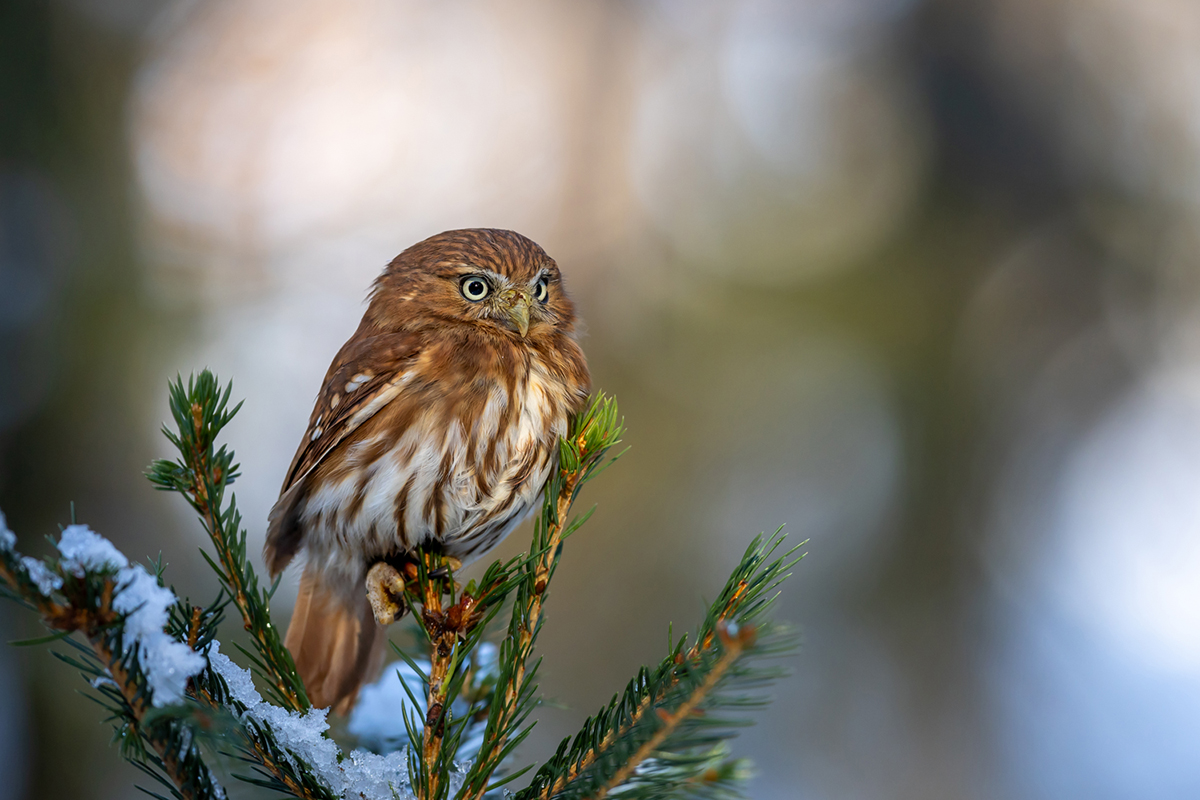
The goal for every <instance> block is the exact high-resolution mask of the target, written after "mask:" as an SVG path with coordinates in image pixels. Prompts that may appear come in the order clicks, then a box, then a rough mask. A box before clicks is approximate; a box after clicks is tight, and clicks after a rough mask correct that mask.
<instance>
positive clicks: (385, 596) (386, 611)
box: [367, 561, 404, 626]
mask: <svg viewBox="0 0 1200 800" xmlns="http://www.w3.org/2000/svg"><path fill="white" fill-rule="evenodd" d="M367 599H368V600H370V601H371V611H372V612H373V613H374V614H375V621H376V622H378V623H379V624H380V625H384V626H387V625H391V624H392V623H393V622H395V621H396V620H397V619H399V618H400V617H402V616H404V578H403V577H402V576H401V575H400V572H399V571H398V570H397V569H396V568H395V567H393V566H392V565H391V564H388V563H387V562H385V561H380V562H379V563H378V564H376V565H375V566H373V567H371V569H370V571H369V572H367Z"/></svg>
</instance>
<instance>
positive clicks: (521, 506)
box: [300, 357, 572, 585]
mask: <svg viewBox="0 0 1200 800" xmlns="http://www.w3.org/2000/svg"><path fill="white" fill-rule="evenodd" d="M516 366H518V367H519V368H516V369H511V370H509V371H508V372H507V373H506V374H504V375H503V376H499V377H497V379H495V380H489V379H487V377H486V375H480V374H476V375H473V376H470V381H469V382H462V383H460V384H458V385H456V386H438V384H437V381H436V380H432V379H428V378H423V377H422V376H421V375H419V374H418V375H415V376H414V378H413V379H412V380H410V381H408V382H407V385H406V389H407V388H408V387H413V390H412V391H411V392H410V391H406V392H402V393H401V394H400V396H398V397H397V398H396V399H394V400H393V401H392V402H391V403H390V404H389V407H387V408H385V409H382V410H381V411H380V412H379V414H378V415H377V416H376V417H375V418H373V419H372V420H371V422H370V423H368V424H365V425H363V427H362V429H361V432H360V435H358V436H356V437H355V438H354V440H353V441H351V442H347V443H346V444H345V445H344V446H345V447H346V452H345V457H344V459H342V461H341V463H342V464H344V465H345V468H344V469H341V470H339V472H338V473H337V474H330V475H328V476H325V477H324V478H323V479H322V480H320V481H318V482H317V483H316V485H314V487H313V488H312V490H311V491H310V493H309V496H308V498H307V499H306V501H305V504H304V508H303V510H302V512H301V516H300V519H301V525H302V526H303V527H304V528H305V535H304V541H305V547H306V548H307V551H308V560H309V563H310V565H312V564H315V565H318V566H320V567H321V568H322V569H323V570H324V571H325V572H326V573H328V575H327V578H328V579H329V582H330V583H331V584H334V585H336V584H338V583H342V584H346V583H349V584H351V585H358V584H359V583H360V582H361V575H362V574H363V573H364V572H365V570H366V568H367V566H369V564H370V563H371V562H372V561H374V560H376V559H378V558H381V557H384V556H386V555H389V554H393V553H395V552H397V551H403V550H410V549H412V548H413V547H415V546H417V545H419V544H422V543H425V542H429V541H436V542H440V543H441V544H442V545H443V546H444V548H445V550H446V552H447V553H448V554H449V555H453V556H456V557H458V558H461V559H463V560H468V559H470V558H472V557H475V556H478V555H481V554H482V553H484V552H486V551H487V550H489V549H491V548H492V547H493V546H495V545H496V544H497V543H498V542H499V541H500V540H501V539H503V538H504V537H505V536H506V535H508V533H510V532H511V531H512V530H513V529H514V528H515V527H516V526H517V525H518V524H519V523H520V522H521V521H522V520H523V519H524V518H525V517H526V516H527V515H528V513H529V511H531V510H532V509H533V508H535V507H536V506H537V503H538V500H539V496H540V494H541V491H542V488H543V486H544V485H545V483H546V480H547V479H548V477H549V476H550V470H551V469H553V468H554V465H555V463H556V461H557V452H558V448H557V443H558V438H559V437H560V436H564V435H566V432H567V425H568V419H569V414H570V411H571V404H572V398H571V396H570V390H569V389H568V387H567V386H566V385H565V384H564V383H563V382H562V381H561V380H557V379H555V377H554V376H553V374H552V372H551V371H550V370H549V369H548V368H547V367H546V365H545V364H544V363H543V362H542V361H541V360H539V359H537V358H536V357H532V358H530V359H529V360H528V361H527V362H525V363H524V364H521V365H516ZM420 387H424V388H423V389H421V388H420Z"/></svg>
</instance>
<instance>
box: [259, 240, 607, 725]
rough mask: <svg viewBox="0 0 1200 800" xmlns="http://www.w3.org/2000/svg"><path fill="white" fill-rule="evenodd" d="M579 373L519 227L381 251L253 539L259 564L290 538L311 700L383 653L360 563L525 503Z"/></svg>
mask: <svg viewBox="0 0 1200 800" xmlns="http://www.w3.org/2000/svg"><path fill="white" fill-rule="evenodd" d="M588 389H589V376H588V369H587V362H586V361H585V360H584V357H583V352H582V350H580V348H579V345H578V344H577V343H576V342H575V307H574V306H573V305H572V303H571V300H570V299H569V298H568V297H567V295H566V292H565V291H564V290H563V285H562V276H561V275H560V274H559V271H558V266H557V265H556V264H555V263H554V260H553V259H552V258H550V257H549V256H547V255H546V253H545V252H544V251H543V250H542V248H540V247H538V245H536V244H534V243H533V242H532V241H530V240H529V239H527V238H525V237H524V236H521V235H520V234H517V233H513V232H512V231H504V230H487V229H478V230H460V231H448V232H446V233H442V234H438V235H437V236H433V237H431V238H429V239H426V240H425V241H423V242H421V243H420V244H417V245H414V246H413V247H410V248H409V249H407V250H405V251H404V252H403V253H401V254H400V255H399V256H397V257H396V258H395V260H393V261H392V263H391V264H389V265H388V267H387V269H385V270H384V272H383V274H382V275H380V276H379V278H378V279H377V280H376V281H375V285H374V288H373V290H372V292H371V296H370V302H369V304H368V307H367V312H366V314H365V315H363V319H362V322H361V323H359V326H358V330H357V331H355V333H354V335H353V336H351V337H350V340H349V341H348V342H346V343H345V344H344V345H343V346H342V349H341V350H340V351H338V354H337V356H336V357H335V358H334V359H333V363H332V364H331V365H330V366H329V371H328V372H327V373H326V375H325V382H324V385H323V386H322V387H321V391H320V394H319V395H318V396H317V403H316V407H315V408H314V409H313V412H312V416H311V417H310V418H309V422H308V430H307V431H305V433H304V438H303V440H302V441H301V442H300V448H299V449H298V450H297V451H296V456H295V458H293V459H292V465H291V468H290V469H288V473H287V478H286V480H284V482H283V490H282V492H281V493H280V496H279V500H278V501H277V502H276V503H275V507H274V508H273V509H272V510H271V515H270V523H269V527H268V530H267V543H266V547H265V549H264V553H263V555H264V558H265V560H266V564H267V568H268V569H269V570H270V573H271V575H272V577H273V576H275V575H277V574H278V573H279V572H281V571H282V570H283V569H284V568H285V567H286V566H287V565H288V563H289V562H290V561H291V560H292V559H293V558H294V557H295V556H296V555H297V554H298V553H300V552H302V551H303V553H304V573H303V576H302V577H301V579H300V595H299V597H298V598H297V601H296V610H295V613H294V614H293V615H292V621H291V625H290V626H289V627H288V632H287V638H286V645H287V648H288V649H289V650H290V651H291V653H292V656H293V657H294V658H295V661H296V667H297V669H298V670H299V672H300V676H301V677H302V678H303V679H304V683H305V686H306V687H307V689H308V692H309V696H310V698H311V700H312V702H313V704H314V705H315V706H317V707H324V706H331V705H332V706H335V707H337V708H338V709H339V710H342V711H345V710H347V709H348V708H349V706H350V705H351V704H352V703H353V700H354V697H355V696H356V695H357V693H358V689H359V687H360V686H361V685H362V684H363V682H364V681H365V680H366V679H367V678H368V677H370V676H372V675H373V673H374V672H376V671H377V670H378V668H379V665H380V663H381V661H382V658H383V645H384V642H385V641H386V634H385V633H384V628H383V626H382V625H381V624H380V621H379V620H378V619H377V616H378V613H379V612H376V611H373V610H372V603H371V601H369V600H368V596H367V590H368V584H369V583H370V581H369V580H368V571H369V570H370V571H371V574H372V577H374V576H375V570H373V569H372V567H373V565H377V564H378V562H381V561H383V560H386V559H394V558H395V557H397V556H401V557H402V556H403V555H404V554H405V553H406V552H409V551H411V550H412V549H413V548H414V547H416V546H417V545H419V544H426V543H433V544H436V545H438V546H440V548H441V550H442V552H444V553H445V554H446V555H448V556H451V557H454V558H458V559H460V560H463V561H467V560H470V559H471V558H473V557H477V556H479V555H482V554H483V553H485V552H487V551H488V550H489V549H491V548H492V547H493V546H495V545H496V544H497V543H498V542H499V541H500V540H501V539H503V538H504V537H505V536H506V535H507V534H508V533H509V532H510V531H512V530H513V528H515V527H516V526H517V524H518V523H520V522H521V520H523V519H524V518H525V517H526V516H527V515H528V514H529V512H530V511H531V510H533V509H534V508H535V507H537V506H538V503H539V498H540V494H541V491H542V488H543V487H544V486H545V484H546V480H547V479H548V478H549V476H550V474H551V473H550V471H551V470H552V469H554V468H555V466H556V462H557V455H558V438H559V437H560V436H562V435H564V434H565V433H566V432H567V425H568V420H569V418H570V416H571V415H572V414H574V413H576V412H578V411H579V410H580V409H581V408H582V406H583V404H584V402H585V401H586V398H587V394H588ZM376 568H378V567H376ZM393 575H395V573H394V572H393ZM376 588H377V587H376ZM401 613H403V612H402V610H401ZM389 620H390V618H387V619H383V620H382V621H384V622H387V621H389Z"/></svg>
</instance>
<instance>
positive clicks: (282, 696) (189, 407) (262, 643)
mask: <svg viewBox="0 0 1200 800" xmlns="http://www.w3.org/2000/svg"><path fill="white" fill-rule="evenodd" d="M232 391H233V384H232V383H230V384H228V385H227V386H226V387H225V391H224V392H223V393H222V391H221V388H220V384H219V382H218V381H217V378H216V377H215V376H214V375H213V374H212V373H211V372H209V371H208V370H204V371H202V372H201V373H200V374H199V375H198V376H193V377H192V378H190V379H189V380H188V385H187V387H186V388H185V387H184V385H183V381H182V379H176V381H175V382H174V383H172V384H171V386H170V405H171V415H172V416H173V417H174V419H175V425H176V431H175V432H172V431H171V430H169V429H168V428H166V427H165V426H164V428H163V434H164V435H165V436H166V437H167V439H169V440H170V441H171V443H172V444H173V445H175V447H176V449H178V450H179V453H180V456H181V457H180V459H179V460H178V461H173V462H172V461H166V460H159V461H155V462H154V463H153V464H151V465H150V469H149V470H148V471H147V473H146V476H147V477H148V478H149V479H150V481H151V483H153V484H154V485H155V486H156V487H157V488H159V489H162V490H165V491H176V492H179V493H181V494H182V495H183V496H184V497H186V498H187V500H188V502H189V503H191V505H192V507H193V508H195V509H196V512H197V513H198V514H199V515H200V519H201V522H202V524H203V525H204V529H205V531H206V532H207V533H208V535H209V538H210V539H211V540H212V545H213V549H214V550H215V551H216V555H217V558H216V561H214V560H213V559H211V558H209V556H208V554H207V553H206V554H204V557H205V560H207V561H208V563H209V565H210V566H212V568H213V570H214V571H215V572H216V573H217V576H218V578H219V579H220V581H221V584H222V586H223V587H224V588H225V589H226V591H228V592H229V595H230V598H231V600H232V602H233V604H234V606H235V607H236V608H237V609H238V611H239V612H240V613H241V616H242V622H243V625H244V627H245V629H246V630H247V631H249V633H250V639H251V641H252V642H253V644H254V649H255V650H256V651H257V653H258V657H259V661H260V663H261V665H262V668H263V669H262V672H263V677H264V679H265V680H266V681H267V683H268V684H269V685H270V687H271V690H272V692H273V694H274V695H275V696H276V698H277V699H278V700H279V701H280V702H281V703H282V704H283V705H284V706H285V707H287V708H289V709H291V710H293V711H304V710H306V709H308V708H309V707H310V705H311V704H310V702H309V700H308V695H307V693H306V692H305V689H304V683H303V682H302V681H301V680H300V676H299V674H298V673H297V672H296V665H295V662H294V661H293V660H292V656H291V653H289V652H288V651H287V649H286V648H285V647H284V646H283V643H282V642H281V641H280V638H279V633H278V631H277V630H276V629H275V627H274V626H273V625H272V624H271V615H270V599H271V595H272V594H273V592H274V587H271V588H270V589H261V588H260V587H259V583H258V576H257V575H256V573H255V571H254V567H253V566H252V565H251V563H250V560H249V558H248V557H247V552H246V531H245V529H244V528H242V518H241V513H240V512H239V511H238V509H237V501H236V498H232V497H231V498H230V501H229V503H228V505H227V506H226V505H225V502H224V498H225V489H226V487H228V486H229V485H231V484H232V483H233V481H234V479H235V478H237V477H238V465H236V464H234V463H233V453H232V452H231V451H229V450H228V449H227V448H226V447H225V446H224V445H222V446H221V447H219V448H218V447H217V444H216V441H217V436H218V434H219V433H220V432H221V430H222V429H223V428H224V427H225V426H226V425H228V424H229V422H230V420H232V419H233V417H234V415H235V414H237V412H238V410H239V409H240V408H241V407H242V404H241V403H238V404H237V405H236V406H234V407H233V409H229V396H230V394H231V392H232Z"/></svg>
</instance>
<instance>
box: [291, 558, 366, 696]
mask: <svg viewBox="0 0 1200 800" xmlns="http://www.w3.org/2000/svg"><path fill="white" fill-rule="evenodd" d="M386 641H387V635H386V633H385V632H384V629H383V628H382V627H381V626H380V625H379V623H377V622H376V621H375V616H374V614H373V613H372V612H371V604H370V603H369V602H368V601H367V597H366V593H365V592H363V593H362V595H361V597H360V598H359V599H358V600H357V601H355V604H354V606H353V607H350V606H348V605H347V604H346V600H344V599H343V598H342V597H341V596H339V595H337V594H335V593H333V592H331V591H330V590H329V589H328V588H327V587H325V586H324V585H323V584H322V583H321V581H320V579H319V578H317V576H316V575H315V574H314V573H313V571H312V570H309V569H305V570H304V575H303V576H302V577H301V578H300V595H299V596H298V597H297V598H296V610H295V612H294V613H293V614H292V621H291V624H289V625H288V631H287V638H286V639H285V640H284V644H285V645H286V646H287V649H288V650H290V651H291V653H292V658H293V659H295V661H296V669H297V670H298V671H299V673H300V677H301V679H303V680H304V686H305V688H306V689H307V690H308V698H309V700H311V701H312V704H313V706H315V707H316V708H325V707H327V706H332V707H333V710H334V711H336V712H337V713H339V714H345V713H348V712H349V710H350V709H351V708H352V707H353V706H354V700H355V698H356V697H358V690H359V689H360V688H362V685H363V684H364V683H366V682H368V681H371V680H374V678H375V675H376V673H378V672H379V668H380V666H381V665H382V663H383V650H384V643H385V642H386Z"/></svg>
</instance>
